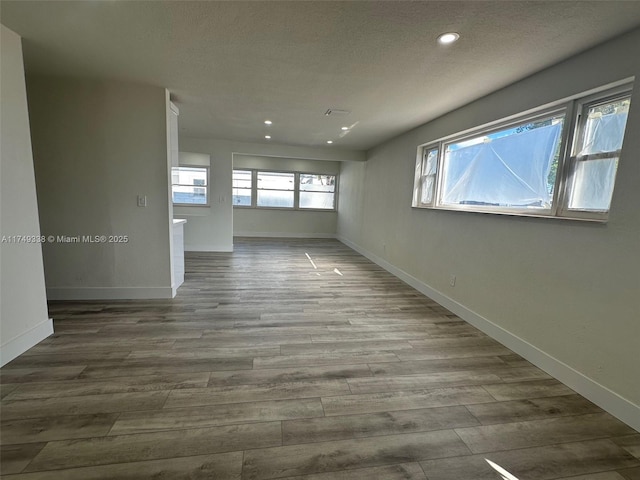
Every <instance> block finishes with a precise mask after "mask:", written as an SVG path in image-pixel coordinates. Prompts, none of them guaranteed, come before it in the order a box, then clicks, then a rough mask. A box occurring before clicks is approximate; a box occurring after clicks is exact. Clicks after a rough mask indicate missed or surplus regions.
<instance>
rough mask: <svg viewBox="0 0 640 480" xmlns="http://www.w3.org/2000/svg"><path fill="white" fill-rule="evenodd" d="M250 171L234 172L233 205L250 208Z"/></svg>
mask: <svg viewBox="0 0 640 480" xmlns="http://www.w3.org/2000/svg"><path fill="white" fill-rule="evenodd" d="M251 181H252V179H251V170H234V171H233V181H232V195H233V204H234V205H241V206H245V207H250V206H251V195H252V193H251Z"/></svg>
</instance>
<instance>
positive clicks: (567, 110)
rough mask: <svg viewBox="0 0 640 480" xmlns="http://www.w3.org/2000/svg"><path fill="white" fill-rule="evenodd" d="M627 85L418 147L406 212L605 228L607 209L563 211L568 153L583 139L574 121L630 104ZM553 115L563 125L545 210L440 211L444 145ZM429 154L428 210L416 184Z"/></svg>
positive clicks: (569, 174)
mask: <svg viewBox="0 0 640 480" xmlns="http://www.w3.org/2000/svg"><path fill="white" fill-rule="evenodd" d="M633 80H634V79H633V78H630V79H626V80H623V81H620V82H616V83H615V84H611V85H608V86H606V87H602V88H599V89H595V90H591V91H589V92H586V93H584V94H580V95H574V96H572V97H569V98H566V99H563V100H560V101H556V102H553V103H550V104H547V105H545V106H542V107H539V108H536V109H531V110H527V111H525V112H522V113H519V114H515V115H511V116H508V117H505V118H503V119H500V120H496V121H493V122H489V123H486V124H483V125H481V126H478V127H474V128H470V129H467V130H463V131H461V132H458V133H455V134H452V135H447V136H445V137H441V138H440V139H438V140H434V141H432V142H427V143H423V144H421V145H418V148H417V153H416V164H415V170H414V185H413V189H414V190H413V200H412V205H411V206H412V207H413V208H419V209H430V210H447V211H462V212H475V213H488V214H496V215H507V216H523V217H539V218H555V219H562V220H582V221H591V222H601V223H603V222H606V221H607V219H608V217H609V211H610V208H609V209H608V210H607V211H601V212H599V211H590V210H577V209H570V208H569V207H568V201H569V195H570V193H571V186H572V182H573V175H574V174H575V171H576V167H577V165H578V163H577V162H578V161H579V160H577V158H576V155H575V154H574V150H575V148H576V145H577V141H578V139H579V138H580V136H581V135H582V134H583V130H584V124H585V122H583V123H580V118H581V117H584V112H585V111H586V110H587V109H588V108H589V107H591V106H593V105H598V104H602V103H608V102H611V101H614V100H616V99H621V98H625V97H629V98H630V97H631V96H632V90H633ZM559 114H564V125H563V129H562V133H561V139H560V150H559V152H560V155H559V159H558V167H557V174H556V183H555V185H554V189H553V196H552V203H551V208H550V209H539V210H535V209H528V208H512V207H490V206H487V205H449V204H447V205H443V204H442V203H441V202H442V193H443V188H444V187H443V182H444V177H445V174H444V172H443V167H444V165H445V161H444V156H445V152H446V146H447V145H448V144H452V143H459V142H462V141H465V140H469V139H471V138H476V137H478V136H481V135H490V134H492V133H495V132H497V131H500V130H504V129H507V128H509V127H512V126H516V125H522V124H525V123H530V122H534V121H536V120H539V119H542V118H548V117H551V116H554V115H559ZM431 150H437V152H438V153H437V160H436V173H435V176H436V179H435V182H434V187H433V189H434V191H433V194H432V201H431V202H430V203H429V204H423V203H422V202H421V201H420V200H421V198H422V180H423V176H424V175H423V174H422V172H423V168H424V165H423V164H424V161H425V153H424V152H426V151H431ZM621 151H622V150H619V151H618V153H621ZM608 158H609V157H608Z"/></svg>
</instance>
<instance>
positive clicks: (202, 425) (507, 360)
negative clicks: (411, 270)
mask: <svg viewBox="0 0 640 480" xmlns="http://www.w3.org/2000/svg"><path fill="white" fill-rule="evenodd" d="M186 270H187V274H186V281H185V283H184V285H183V286H182V287H181V288H180V289H179V292H178V296H177V297H176V298H175V299H173V300H159V301H127V302H83V303H76V302H72V303H54V304H51V305H50V314H51V316H52V317H53V318H54V324H55V332H56V333H55V335H53V336H52V337H50V338H48V339H46V340H44V341H43V342H41V343H40V344H39V345H37V346H35V347H34V348H32V349H31V350H29V351H28V352H26V353H25V354H23V355H21V356H20V357H19V358H17V359H16V360H14V361H12V362H11V363H10V364H8V365H7V366H5V367H4V368H2V369H1V370H0V378H1V390H0V393H1V397H2V401H1V408H0V414H1V426H0V428H1V430H0V439H1V454H2V464H1V468H2V475H3V478H7V479H16V480H17V479H21V480H26V479H29V480H43V479H51V480H53V479H55V480H58V479H65V480H75V479H77V480H96V479H132V480H133V479H136V480H139V479H152V478H153V479H156V478H158V479H159V478H162V479H187V478H188V479H216V480H218V479H219V480H224V479H242V480H262V479H275V478H286V479H289V480H292V479H298V480H301V479H306V480H346V479H350V480H353V479H362V480H364V479H367V480H370V479H382V480H400V479H405V480H418V479H423V480H424V479H428V480H478V479H479V480H484V479H487V480H489V479H491V480H495V479H498V480H499V479H500V478H501V477H500V475H499V474H498V473H497V472H496V471H495V470H493V469H492V468H491V467H489V464H488V463H487V462H486V461H485V459H489V460H491V461H493V462H495V463H497V464H499V465H501V466H502V467H503V468H505V469H507V470H508V471H509V472H511V473H512V474H513V475H515V476H516V477H517V478H519V479H520V480H552V479H565V480H567V479H573V480H624V479H626V480H639V479H640V434H639V433H638V432H636V431H634V430H632V429H631V428H629V427H627V426H625V425H624V424H623V423H621V422H619V421H618V420H616V419H615V418H614V417H612V416H611V415H609V414H607V413H605V412H603V411H602V410H601V409H600V408H598V407H596V406H595V405H593V404H592V403H590V402H589V401H587V400H585V399H584V398H583V397H581V396H579V395H577V394H575V392H573V391H572V390H570V389H569V388H567V387H566V386H564V385H562V384H561V383H559V382H558V381H556V380H554V379H553V378H551V377H549V376H548V375H546V374H545V373H544V372H542V371H540V370H539V369H537V368H535V367H534V366H533V365H531V364H530V363H528V362H527V361H525V360H523V359H522V358H521V357H519V356H517V355H515V354H513V352H511V351H510V350H508V349H506V348H505V347H503V346H501V345H500V344H498V343H497V342H495V341H493V340H492V339H490V338H488V337H487V336H486V335H484V334H483V333H481V332H480V331H478V330H476V329H475V328H473V327H472V326H470V325H469V324H467V323H465V322H464V321H462V320H460V319H459V318H458V317H456V316H455V315H453V314H451V313H450V312H449V311H447V310H446V309H444V308H442V307H441V306H439V305H437V304H436V303H435V302H433V301H431V300H430V299H428V298H425V297H424V296H422V295H421V294H420V293H418V292H416V291H415V290H413V289H411V288H410V287H408V286H407V285H405V284H403V283H402V282H401V281H399V280H398V279H396V278H395V277H393V276H391V275H390V274H388V273H386V272H385V271H383V270H382V269H380V268H379V267H377V266H376V265H374V264H372V263H371V262H369V261H368V260H366V259H365V258H363V257H362V256H360V255H358V254H356V253H355V252H353V251H352V250H350V249H349V248H347V247H345V246H344V245H342V244H341V243H339V242H337V241H334V240H265V239H253V240H249V239H237V240H236V247H235V252H234V253H232V254H226V253H190V254H187V256H186Z"/></svg>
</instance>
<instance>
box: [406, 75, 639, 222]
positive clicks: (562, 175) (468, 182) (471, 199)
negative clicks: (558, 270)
mask: <svg viewBox="0 0 640 480" xmlns="http://www.w3.org/2000/svg"><path fill="white" fill-rule="evenodd" d="M629 89H630V87H629V86H627V87H626V89H625V88H619V89H616V90H610V91H607V92H603V93H601V94H599V95H597V96H590V97H584V98H579V99H575V100H572V101H569V102H565V103H563V104H561V105H557V106H556V107H554V108H552V109H547V110H545V111H542V112H537V113H536V114H533V115H526V116H522V117H520V118H516V119H514V120H511V121H509V122H503V123H501V124H497V125H495V126H492V127H490V128H480V129H477V130H475V131H472V132H470V133H466V134H464V135H455V136H452V137H450V138H448V139H443V140H440V141H436V142H433V143H430V144H426V145H423V146H421V147H419V149H418V159H417V162H416V173H415V184H414V195H413V206H414V207H424V208H441V209H448V210H464V211H479V212H488V213H505V214H512V215H534V216H549V217H560V218H574V219H586V220H606V218H607V214H608V211H609V205H610V203H611V196H612V193H613V186H614V182H615V174H616V169H617V165H618V159H619V157H620V152H621V150H622V139H623V136H624V130H625V125H626V120H627V112H628V110H629V106H630V102H631V100H630V91H629Z"/></svg>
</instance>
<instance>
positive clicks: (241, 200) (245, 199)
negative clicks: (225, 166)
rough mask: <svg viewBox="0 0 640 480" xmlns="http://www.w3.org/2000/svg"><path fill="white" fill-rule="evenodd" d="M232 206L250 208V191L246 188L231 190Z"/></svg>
mask: <svg viewBox="0 0 640 480" xmlns="http://www.w3.org/2000/svg"><path fill="white" fill-rule="evenodd" d="M233 204H234V205H241V206H245V207H250V206H251V189H248V188H234V189H233Z"/></svg>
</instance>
